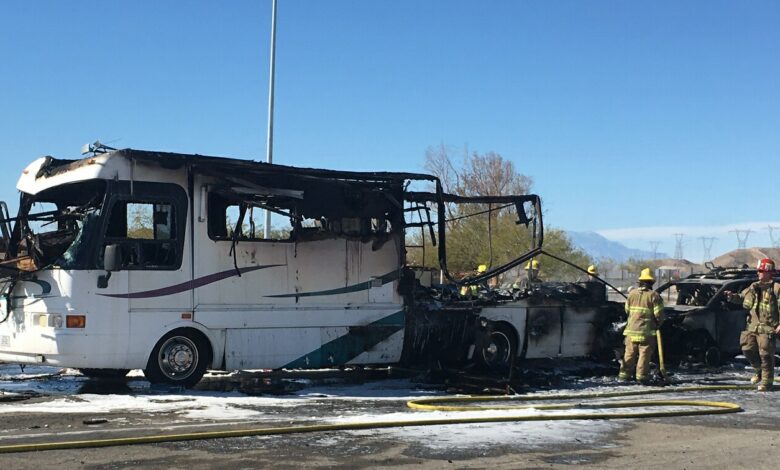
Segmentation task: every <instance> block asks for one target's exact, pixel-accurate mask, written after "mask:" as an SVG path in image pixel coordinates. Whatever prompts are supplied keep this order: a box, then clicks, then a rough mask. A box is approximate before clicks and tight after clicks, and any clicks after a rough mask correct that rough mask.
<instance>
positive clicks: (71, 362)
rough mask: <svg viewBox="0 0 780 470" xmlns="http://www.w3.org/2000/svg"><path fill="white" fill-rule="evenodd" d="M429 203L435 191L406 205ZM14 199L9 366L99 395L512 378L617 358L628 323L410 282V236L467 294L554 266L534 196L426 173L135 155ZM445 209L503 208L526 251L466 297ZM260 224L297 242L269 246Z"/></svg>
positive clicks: (555, 300) (591, 303)
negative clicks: (318, 371) (315, 380)
mask: <svg viewBox="0 0 780 470" xmlns="http://www.w3.org/2000/svg"><path fill="white" fill-rule="evenodd" d="M419 184H428V185H432V187H433V190H432V191H412V190H411V187H412V186H414V185H419ZM17 188H18V189H19V190H20V192H21V199H20V204H19V213H18V215H17V216H16V217H13V218H11V217H8V216H7V214H6V215H5V216H2V217H0V219H1V220H0V228H2V234H3V242H4V246H5V253H6V254H5V257H4V260H3V261H2V262H0V275H1V276H2V282H3V290H2V292H3V297H4V298H3V300H2V302H1V303H0V311H2V317H1V318H0V320H1V321H0V360H2V361H6V362H19V363H45V364H52V365H59V366H65V367H75V368H79V369H81V370H82V372H84V373H85V374H87V375H93V376H107V375H109V376H112V375H113V376H116V375H119V376H121V375H124V374H125V373H126V372H127V371H128V370H129V369H136V368H140V369H143V370H144V373H145V375H146V376H147V378H148V379H149V380H150V381H152V382H164V383H171V384H178V385H182V386H192V385H194V384H195V383H197V381H198V380H200V378H201V377H202V375H203V373H204V372H205V370H206V369H225V370H236V369H259V368H319V367H326V366H339V365H346V364H389V363H398V362H403V363H421V362H433V363H438V364H442V363H446V364H452V365H455V366H459V367H463V366H466V365H469V364H473V363H475V362H479V363H482V364H483V365H485V366H487V367H488V368H492V369H494V370H503V371H505V370H507V369H508V368H510V367H511V366H512V365H513V364H514V362H515V360H516V359H518V358H523V357H556V356H569V357H572V356H584V355H588V354H592V353H594V352H597V351H600V350H602V349H604V348H607V347H609V346H608V345H606V344H605V342H606V339H604V334H603V332H604V330H605V327H606V325H608V324H610V322H611V321H612V320H613V319H614V312H615V311H616V310H617V309H616V308H614V306H613V305H610V304H609V303H607V302H604V301H603V299H597V298H594V297H593V296H590V295H588V293H587V289H584V288H583V289H579V290H578V289H574V292H573V291H572V288H571V287H566V286H564V287H563V288H562V287H560V286H559V287H554V286H553V288H551V289H548V292H546V293H540V294H539V295H531V296H528V297H526V298H522V299H519V298H517V297H516V296H512V295H501V294H498V293H495V292H491V293H490V294H489V295H484V296H480V297H479V298H472V299H461V298H445V296H443V295H442V291H437V290H436V289H428V288H424V287H422V286H421V285H419V283H418V282H417V281H416V279H415V276H414V272H413V270H412V269H411V268H409V267H408V266H407V265H406V248H407V247H406V233H407V231H408V230H425V231H427V232H428V234H429V237H431V238H432V239H433V240H435V241H437V246H438V259H439V263H440V267H441V269H442V272H443V274H444V276H445V277H446V278H447V279H449V281H450V282H451V283H453V284H455V285H471V284H477V283H482V282H484V281H486V280H487V279H490V278H492V277H495V276H498V275H500V274H502V273H504V272H506V271H508V270H510V269H512V268H513V267H515V266H518V265H520V264H521V263H524V262H526V261H527V260H529V259H531V258H532V257H534V256H537V255H538V254H539V253H541V252H542V241H543V225H542V218H541V203H540V200H539V197H538V196H536V195H512V196H483V197H461V196H457V195H452V194H446V193H444V192H443V190H442V186H441V183H440V182H439V180H438V179H437V178H436V177H434V176H431V175H425V174H416V173H390V172H345V171H334V170H321V169H308V168H295V167H290V166H283V165H271V164H265V163H258V162H253V161H247V160H237V159H227V158H219V157H205V156H199V155H185V154H174V153H162V152H149V151H139V150H132V149H125V150H116V151H109V152H105V153H96V154H94V155H92V156H89V157H87V158H82V159H78V160H60V159H55V158H52V157H43V158H40V159H37V160H35V161H34V162H32V163H31V164H30V165H29V166H28V167H27V168H26V169H25V170H24V172H23V174H22V176H21V178H20V179H19V182H18V184H17ZM42 204H44V205H48V206H49V207H48V208H47V209H46V210H40V209H39V208H38V206H40V205H42ZM447 204H476V205H488V206H490V205H493V204H499V205H501V207H503V208H507V206H508V209H507V210H514V211H515V212H516V222H517V224H518V227H521V228H524V229H525V230H527V231H528V233H529V235H528V240H529V241H530V246H529V247H528V248H527V250H526V251H524V252H521V253H518V254H517V256H516V257H515V258H514V259H512V260H510V261H509V262H507V263H504V264H502V265H500V266H494V267H491V268H490V269H488V270H487V272H484V273H482V274H480V275H478V276H473V277H468V278H465V279H457V278H456V276H454V275H453V274H451V273H449V271H448V269H447V250H446V236H447V233H448V229H447V226H446V214H445V206H446V205H447ZM256 209H263V210H269V211H271V212H273V213H275V214H277V216H278V217H279V218H280V220H284V221H287V224H288V226H287V228H285V229H284V230H275V233H274V235H273V237H272V238H271V239H263V238H262V236H261V235H258V232H262V231H261V230H258V229H257V227H256V224H255V217H254V211H255V210H256ZM415 217H416V218H415ZM556 293H557V294H556Z"/></svg>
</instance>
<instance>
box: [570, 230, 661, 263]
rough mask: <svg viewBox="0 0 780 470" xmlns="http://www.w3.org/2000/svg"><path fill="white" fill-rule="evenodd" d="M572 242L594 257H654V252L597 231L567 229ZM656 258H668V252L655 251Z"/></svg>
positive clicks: (619, 259)
mask: <svg viewBox="0 0 780 470" xmlns="http://www.w3.org/2000/svg"><path fill="white" fill-rule="evenodd" d="M566 235H568V237H569V239H570V240H571V242H572V244H573V245H574V246H576V247H577V248H579V249H580V250H582V251H584V252H586V253H588V254H589V255H590V256H591V257H593V258H594V259H597V260H599V259H611V260H614V261H616V262H618V263H622V262H624V261H627V260H628V259H629V258H634V259H652V258H653V252H652V251H649V250H638V249H635V248H629V247H627V246H625V245H623V244H622V243H619V242H616V241H612V240H609V239H607V238H605V237H603V236H601V235H599V234H598V233H596V232H570V231H567V232H566ZM655 257H656V258H668V257H669V255H668V254H666V253H661V252H658V253H655Z"/></svg>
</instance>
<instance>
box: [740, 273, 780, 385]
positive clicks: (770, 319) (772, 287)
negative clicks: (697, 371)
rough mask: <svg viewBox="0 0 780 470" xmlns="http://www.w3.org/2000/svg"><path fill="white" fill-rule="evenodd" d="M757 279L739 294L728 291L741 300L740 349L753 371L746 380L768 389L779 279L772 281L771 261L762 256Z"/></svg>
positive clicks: (779, 331)
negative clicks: (742, 328)
mask: <svg viewBox="0 0 780 470" xmlns="http://www.w3.org/2000/svg"><path fill="white" fill-rule="evenodd" d="M756 270H757V271H758V281H756V282H754V283H753V284H751V285H750V286H748V288H747V289H745V290H743V291H742V292H741V293H739V294H731V296H730V297H731V299H732V301H734V300H736V301H739V300H742V307H743V308H744V309H745V310H747V311H748V312H749V313H748V318H747V327H746V328H745V331H743V332H742V333H741V334H740V336H739V342H740V345H741V346H742V353H743V354H744V355H745V357H746V358H747V360H748V361H750V365H752V366H753V368H754V369H755V370H756V374H755V375H754V376H753V377H752V378H751V379H750V383H752V384H754V385H755V384H758V391H759V392H766V391H769V390H771V389H772V382H773V380H774V371H775V335H780V306H779V305H778V298H780V283H777V282H775V281H774V280H773V279H772V276H774V274H775V262H774V261H772V260H771V259H769V258H764V259H762V260H760V261H759V262H758V266H756Z"/></svg>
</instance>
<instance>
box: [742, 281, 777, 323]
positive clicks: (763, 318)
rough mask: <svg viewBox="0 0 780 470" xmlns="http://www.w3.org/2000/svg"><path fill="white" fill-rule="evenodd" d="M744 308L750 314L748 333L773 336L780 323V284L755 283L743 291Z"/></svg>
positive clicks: (771, 282)
mask: <svg viewBox="0 0 780 470" xmlns="http://www.w3.org/2000/svg"><path fill="white" fill-rule="evenodd" d="M741 296H742V299H743V301H742V307H743V308H744V309H745V310H747V311H748V312H749V314H748V325H747V331H750V332H751V333H765V334H771V333H772V332H774V330H775V328H777V325H778V323H780V306H778V298H780V284H778V283H776V282H774V281H769V282H763V283H762V282H758V281H756V282H754V283H753V284H750V286H748V288H747V289H745V290H743V291H742V294H741Z"/></svg>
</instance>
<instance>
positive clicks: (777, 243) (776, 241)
mask: <svg viewBox="0 0 780 470" xmlns="http://www.w3.org/2000/svg"><path fill="white" fill-rule="evenodd" d="M766 229H767V230H769V241H771V242H772V246H773V247H774V248H780V238H775V234H774V230H775V229H780V227H777V226H772V225H767V226H766Z"/></svg>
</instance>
